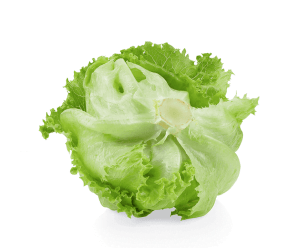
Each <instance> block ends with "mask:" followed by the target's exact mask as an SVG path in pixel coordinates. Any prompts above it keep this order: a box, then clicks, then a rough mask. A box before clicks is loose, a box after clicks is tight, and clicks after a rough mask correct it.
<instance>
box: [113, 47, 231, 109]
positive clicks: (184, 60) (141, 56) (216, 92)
mask: <svg viewBox="0 0 300 248" xmlns="http://www.w3.org/2000/svg"><path fill="white" fill-rule="evenodd" d="M210 55H211V54H208V53H205V54H203V56H198V57H197V65H195V64H194V61H192V60H190V59H189V57H188V55H186V51H185V49H184V50H183V51H182V52H180V51H179V50H178V49H175V48H173V47H172V46H170V45H169V44H168V43H165V44H163V45H156V44H154V45H152V43H151V42H146V43H145V45H143V46H138V47H137V48H134V47H131V48H129V49H127V50H122V51H121V54H115V55H114V56H112V57H111V59H114V60H115V59H118V58H123V59H124V60H125V61H130V62H133V63H135V64H138V65H140V66H142V67H144V68H145V69H147V70H149V71H152V72H156V73H158V74H160V75H161V76H162V77H164V79H165V80H166V81H167V82H168V84H169V86H170V87H171V88H173V89H176V90H184V91H187V92H189V95H190V100H191V105H192V106H193V107H198V108H200V107H207V106H208V105H209V104H217V103H218V102H219V101H220V99H223V100H227V98H226V97H225V95H226V91H227V88H228V86H229V85H228V81H229V80H230V77H231V74H233V73H232V71H230V70H229V71H227V72H225V71H224V70H223V69H222V63H221V60H220V59H218V58H217V57H214V58H210Z"/></svg>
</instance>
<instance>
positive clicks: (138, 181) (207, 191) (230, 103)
mask: <svg viewBox="0 0 300 248" xmlns="http://www.w3.org/2000/svg"><path fill="white" fill-rule="evenodd" d="M231 74H232V71H230V70H229V71H224V69H222V63H221V60H220V59H218V58H217V57H214V58H211V54H208V53H205V54H202V55H201V56H197V62H196V63H195V62H194V61H192V60H190V59H189V57H188V56H187V55H186V54H185V50H183V51H182V52H180V51H179V50H178V49H174V48H173V47H172V46H170V45H169V44H167V43H165V44H163V45H153V44H152V43H150V42H146V43H145V45H143V46H138V47H131V48H129V49H127V50H122V51H121V53H120V54H114V55H113V56H112V57H110V58H106V57H99V58H98V59H97V60H95V59H93V61H92V62H90V63H89V65H88V66H86V67H83V68H82V69H81V70H80V72H79V73H76V72H75V73H74V80H73V81H69V80H67V84H66V86H65V87H66V88H67V90H68V92H69V94H68V97H67V99H66V100H65V101H64V102H63V104H62V106H60V107H58V108H57V110H54V109H51V114H50V115H48V114H47V115H46V120H43V122H44V125H43V126H40V131H41V133H42V135H43V137H44V138H45V139H46V138H48V136H49V133H51V132H57V133H62V134H64V135H65V136H66V137H67V143H66V145H67V149H68V150H69V151H71V158H72V164H73V165H74V167H73V168H72V169H71V173H72V174H77V173H79V175H80V178H81V179H82V180H83V182H84V184H85V185H88V186H89V188H90V190H91V191H92V192H93V193H95V194H96V195H97V196H98V197H99V200H100V202H101V204H102V205H103V206H104V207H108V208H110V209H112V210H117V211H118V212H126V214H127V215H128V217H131V216H132V215H133V216H135V217H143V216H147V215H148V214H150V213H151V212H152V211H153V210H158V209H165V208H175V210H174V211H173V212H172V214H177V215H179V216H181V217H182V220H184V219H190V218H195V217H199V216H203V215H205V214H206V213H208V212H209V211H210V209H211V208H212V207H213V205H214V202H215V200H216V197H217V195H220V194H223V193H224V192H226V191H227V190H229V189H230V187H231V186H232V185H233V184H234V182H235V181H236V180H237V177H238V175H239V171H240V162H239V159H238V157H237V155H236V153H235V152H236V151H237V149H238V148H239V146H240V144H241V141H242V137H243V133H242V131H241V129H240V125H241V123H242V121H243V120H244V119H245V118H246V117H247V116H248V115H249V114H250V113H252V114H254V113H255V107H256V106H257V104H258V98H256V99H248V98H247V97H246V96H244V97H243V98H239V97H234V98H233V99H232V100H229V99H227V98H226V96H225V95H226V91H227V88H228V86H229V84H228V81H229V80H230V77H231Z"/></svg>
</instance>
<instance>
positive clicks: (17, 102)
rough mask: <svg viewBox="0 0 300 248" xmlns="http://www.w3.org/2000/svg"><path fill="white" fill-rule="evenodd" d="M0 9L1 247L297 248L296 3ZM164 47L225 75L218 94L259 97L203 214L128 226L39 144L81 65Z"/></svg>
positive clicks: (56, 149) (59, 142)
mask: <svg viewBox="0 0 300 248" xmlns="http://www.w3.org/2000/svg"><path fill="white" fill-rule="evenodd" d="M205 2H206V3H205V4H204V3H202V1H189V0H185V1H163V0H160V1H111V2H110V1H87V0H86V1H62V0H61V1H1V4H0V25H1V31H0V32H1V38H0V63H1V64H0V68H1V69H0V70H1V77H0V82H1V87H0V91H1V97H0V101H1V111H0V113H1V121H0V125H1V128H0V132H1V136H0V137H1V138H0V141H1V150H0V153H1V171H0V173H1V174H0V175H1V180H0V190H1V197H0V201H1V203H0V229H1V230H0V235H1V237H0V246H1V247H4V248H6V247H34V248H35V247H74V248H75V247H104V248H106V247H122V248H127V247H158V248H160V247H191V248H193V247H211V246H215V247H230V248H233V247H239V248H240V247H243V248H244V247H275V246H276V247H277V246H278V247H289V248H292V247H300V241H299V233H300V227H299V223H300V218H299V217H300V216H299V209H300V204H299V189H300V184H299V172H300V169H299V168H300V162H299V148H300V145H299V140H300V135H299V127H300V123H299V114H300V111H299V107H300V104H299V99H298V98H299V90H300V80H299V69H300V62H299V61H300V50H299V44H300V39H299V23H300V18H299V6H298V4H299V1H205ZM145 41H152V42H154V43H158V44H160V43H164V42H168V43H170V44H171V45H172V46H174V47H175V48H180V49H183V48H186V49H187V52H188V53H189V54H190V58H191V59H193V60H195V58H196V55H198V54H201V53H205V52H211V53H213V55H214V56H216V55H217V56H218V57H220V58H221V59H222V62H223V63H224V67H225V69H226V70H228V69H232V70H233V72H234V73H235V75H234V76H233V77H232V80H231V86H230V89H229V91H228V97H229V98H231V97H233V96H234V95H235V94H236V92H237V95H238V96H243V95H244V94H245V93H248V96H249V97H257V96H259V97H260V100H259V106H258V107H257V109H256V110H257V113H256V115H255V116H253V115H251V116H250V117H248V118H247V119H246V120H245V121H244V123H243V124H242V130H243V132H244V139H243V142H242V145H241V147H240V149H239V150H238V152H237V154H238V156H239V158H240V161H241V174H240V177H239V179H238V181H237V182H236V184H235V185H234V186H233V188H232V189H231V190H230V191H228V192H227V193H226V194H224V195H222V196H220V197H218V198H217V202H216V204H215V206H214V208H213V209H212V210H211V212H209V213H208V214H207V215H206V216H204V217H202V218H197V219H191V220H186V221H180V218H179V217H177V216H173V217H169V214H170V212H171V210H164V211H156V212H153V213H152V214H151V215H149V216H148V217H146V218H141V219H137V218H134V217H133V218H132V219H129V218H127V217H126V216H125V215H124V214H123V213H120V214H118V213H116V212H113V211H111V210H108V209H105V208H103V207H102V206H101V205H100V203H99V201H98V199H97V196H96V195H94V194H92V193H90V192H89V190H88V188H87V187H83V183H82V181H81V180H80V179H79V178H78V176H72V175H71V174H70V173H69V170H70V168H71V160H70V158H69V154H68V152H67V150H66V147H65V141H66V139H65V137H64V136H63V135H58V134H52V135H50V137H49V139H48V140H47V141H45V140H44V139H43V138H42V136H41V134H40V132H39V131H38V129H39V125H41V124H42V119H44V118H45V113H46V112H47V111H49V110H50V109H51V108H56V107H58V106H60V105H61V103H62V102H63V100H64V99H65V98H66V95H67V92H66V90H65V89H64V88H63V86H64V85H65V80H66V78H69V79H72V77H73V71H74V70H76V71H78V70H79V69H80V68H81V67H82V66H85V65H87V63H88V61H90V60H91V59H92V58H94V57H95V58H96V57H98V56H100V55H104V56H111V55H112V54H113V53H117V52H119V51H120V50H121V49H125V48H129V47H130V46H137V45H142V44H144V42H145Z"/></svg>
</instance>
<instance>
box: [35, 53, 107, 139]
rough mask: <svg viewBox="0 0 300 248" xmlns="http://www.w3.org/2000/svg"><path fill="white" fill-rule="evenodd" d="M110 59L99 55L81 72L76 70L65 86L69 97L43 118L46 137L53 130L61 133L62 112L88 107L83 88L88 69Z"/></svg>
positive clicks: (42, 128) (41, 130)
mask: <svg viewBox="0 0 300 248" xmlns="http://www.w3.org/2000/svg"><path fill="white" fill-rule="evenodd" d="M107 61H108V59H107V58H106V57H99V58H98V59H97V60H95V59H93V61H92V62H89V64H88V65H87V66H86V67H82V68H81V69H80V72H74V79H73V80H72V81H70V80H68V79H67V83H66V85H65V88H66V89H67V90H68V96H67V99H66V100H65V101H64V102H63V104H62V106H60V107H58V108H57V110H55V109H51V112H50V115H48V114H46V120H43V122H44V125H42V126H40V129H39V130H40V132H41V133H42V135H43V137H44V139H47V138H48V137H49V134H50V133H52V132H56V133H61V132H62V127H61V123H60V114H61V113H62V112H63V111H64V110H66V109H69V108H78V109H81V110H83V111H85V109H86V103H85V100H86V99H85V91H84V88H83V81H84V78H85V75H86V73H87V70H88V68H89V67H92V65H97V66H99V65H102V64H105V63H106V62H107Z"/></svg>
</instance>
